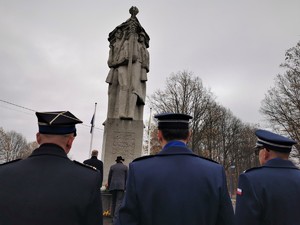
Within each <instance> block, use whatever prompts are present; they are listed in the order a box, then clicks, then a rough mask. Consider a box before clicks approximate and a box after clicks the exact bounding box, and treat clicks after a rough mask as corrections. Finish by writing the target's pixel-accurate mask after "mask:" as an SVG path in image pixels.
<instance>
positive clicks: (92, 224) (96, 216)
mask: <svg viewBox="0 0 300 225" xmlns="http://www.w3.org/2000/svg"><path fill="white" fill-rule="evenodd" d="M100 179H101V175H100V173H99V172H98V174H97V179H96V182H95V184H94V185H93V187H94V188H93V189H92V192H91V199H90V204H89V206H88V207H87V209H86V222H85V223H84V224H86V225H102V224H103V212H102V199H101V191H100Z"/></svg>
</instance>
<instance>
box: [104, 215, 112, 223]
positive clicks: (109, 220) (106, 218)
mask: <svg viewBox="0 0 300 225" xmlns="http://www.w3.org/2000/svg"><path fill="white" fill-rule="evenodd" d="M103 225H112V218H111V217H106V216H105V217H103Z"/></svg>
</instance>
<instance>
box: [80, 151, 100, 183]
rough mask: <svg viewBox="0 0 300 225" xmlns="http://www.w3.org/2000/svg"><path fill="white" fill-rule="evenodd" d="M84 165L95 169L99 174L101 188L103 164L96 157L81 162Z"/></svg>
mask: <svg viewBox="0 0 300 225" xmlns="http://www.w3.org/2000/svg"><path fill="white" fill-rule="evenodd" d="M83 163H84V164H87V165H90V166H93V167H95V168H96V169H97V170H99V172H100V173H101V186H102V181H103V162H102V161H101V160H99V159H98V158H97V156H92V157H91V158H90V159H87V160H85V161H84V162H83Z"/></svg>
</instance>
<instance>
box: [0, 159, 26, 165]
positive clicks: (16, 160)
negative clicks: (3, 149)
mask: <svg viewBox="0 0 300 225" xmlns="http://www.w3.org/2000/svg"><path fill="white" fill-rule="evenodd" d="M20 160H22V159H15V160H12V161H9V162H5V163H2V164H0V166H4V165H7V164H10V163H14V162H18V161H20Z"/></svg>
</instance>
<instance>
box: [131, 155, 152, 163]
mask: <svg viewBox="0 0 300 225" xmlns="http://www.w3.org/2000/svg"><path fill="white" fill-rule="evenodd" d="M155 156H156V155H145V156H142V157H138V158H136V159H134V160H133V161H132V162H136V161H140V160H143V159H149V158H153V157H155Z"/></svg>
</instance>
